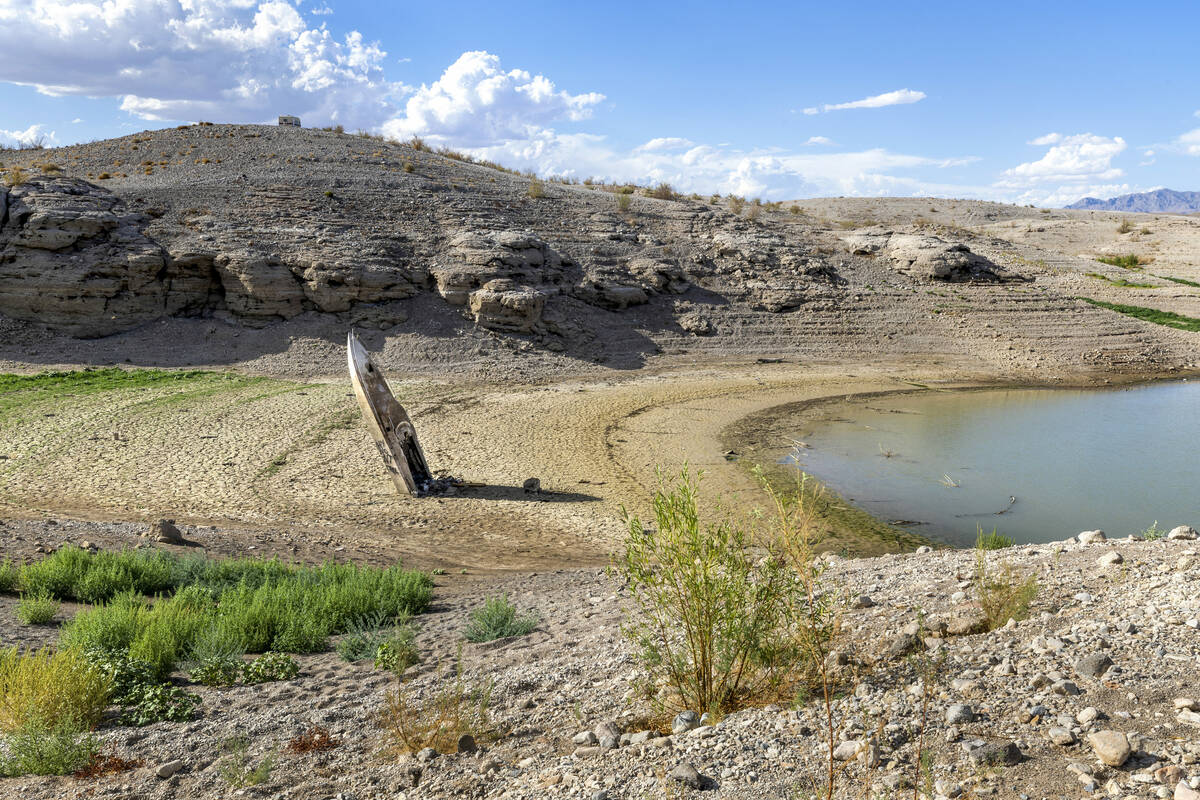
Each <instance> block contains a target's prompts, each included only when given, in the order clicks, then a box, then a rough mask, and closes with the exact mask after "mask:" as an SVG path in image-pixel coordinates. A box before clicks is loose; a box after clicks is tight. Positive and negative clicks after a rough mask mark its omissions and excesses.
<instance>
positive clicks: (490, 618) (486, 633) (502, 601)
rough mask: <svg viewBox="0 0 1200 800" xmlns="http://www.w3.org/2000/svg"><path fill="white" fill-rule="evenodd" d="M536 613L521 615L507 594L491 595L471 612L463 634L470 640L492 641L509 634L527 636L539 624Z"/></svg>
mask: <svg viewBox="0 0 1200 800" xmlns="http://www.w3.org/2000/svg"><path fill="white" fill-rule="evenodd" d="M539 621H540V620H539V619H538V617H537V615H536V614H528V615H524V616H523V615H521V614H520V613H519V612H518V611H517V607H516V606H514V605H513V604H512V603H510V602H509V601H508V597H507V596H506V595H500V596H498V597H489V598H487V599H486V600H484V602H483V605H482V606H481V607H479V608H477V609H475V610H474V611H472V612H471V616H470V619H469V620H468V623H467V627H466V629H465V630H464V631H463V636H465V637H466V639H467V641H469V642H490V641H493V640H495V639H504V638H507V637H509V636H526V635H528V634H530V633H532V632H533V630H534V629H535V628H537V626H538V622H539Z"/></svg>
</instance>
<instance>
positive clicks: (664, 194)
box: [647, 183, 679, 200]
mask: <svg viewBox="0 0 1200 800" xmlns="http://www.w3.org/2000/svg"><path fill="white" fill-rule="evenodd" d="M647 194H648V195H650V196H651V197H654V198H657V199H659V200H675V199H678V197H679V195H678V194H676V193H675V188H674V187H673V186H671V184H669V183H660V184H658V185H657V186H655V187H654V188H653V189H651V190H650V191H649V192H647Z"/></svg>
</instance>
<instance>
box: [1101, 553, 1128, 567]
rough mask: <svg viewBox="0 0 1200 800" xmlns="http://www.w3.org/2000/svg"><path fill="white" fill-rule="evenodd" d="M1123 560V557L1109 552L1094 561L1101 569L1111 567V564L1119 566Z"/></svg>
mask: <svg viewBox="0 0 1200 800" xmlns="http://www.w3.org/2000/svg"><path fill="white" fill-rule="evenodd" d="M1124 560H1125V557H1124V556H1123V555H1121V554H1120V553H1118V552H1117V551H1116V550H1110V551H1108V552H1107V553H1105V554H1104V555H1102V556H1100V557H1099V558H1097V559H1096V563H1097V564H1098V565H1100V566H1101V567H1111V566H1112V565H1113V564H1120V563H1121V562H1122V561H1124Z"/></svg>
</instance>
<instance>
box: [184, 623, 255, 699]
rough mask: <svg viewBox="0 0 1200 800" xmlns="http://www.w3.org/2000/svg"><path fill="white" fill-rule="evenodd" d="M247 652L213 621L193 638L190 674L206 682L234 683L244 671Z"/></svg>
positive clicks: (207, 683)
mask: <svg viewBox="0 0 1200 800" xmlns="http://www.w3.org/2000/svg"><path fill="white" fill-rule="evenodd" d="M244 654H245V651H244V650H243V649H242V648H241V646H240V644H239V642H238V641H237V640H236V639H235V638H233V637H231V636H230V635H229V634H228V633H227V631H226V630H224V629H223V628H222V627H221V626H220V625H217V624H216V623H213V624H211V625H209V627H207V628H205V629H204V630H202V631H201V632H200V633H198V634H197V635H196V637H195V638H194V639H193V640H192V647H191V652H190V653H189V659H188V675H189V677H191V679H192V680H193V681H195V682H196V683H199V684H202V685H204V686H232V685H233V684H235V683H237V679H238V677H239V676H240V675H241V674H242V663H243V662H242V656H243V655H244Z"/></svg>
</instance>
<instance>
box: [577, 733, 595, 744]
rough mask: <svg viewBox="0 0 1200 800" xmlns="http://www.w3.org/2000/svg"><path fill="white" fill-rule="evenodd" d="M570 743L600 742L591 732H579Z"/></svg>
mask: <svg viewBox="0 0 1200 800" xmlns="http://www.w3.org/2000/svg"><path fill="white" fill-rule="evenodd" d="M571 741H572V742H573V743H574V744H596V742H598V741H600V740H599V739H598V738H596V734H594V733H592V732H591V731H580V732H579V733H577V734H575V735H574V736H572V737H571Z"/></svg>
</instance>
